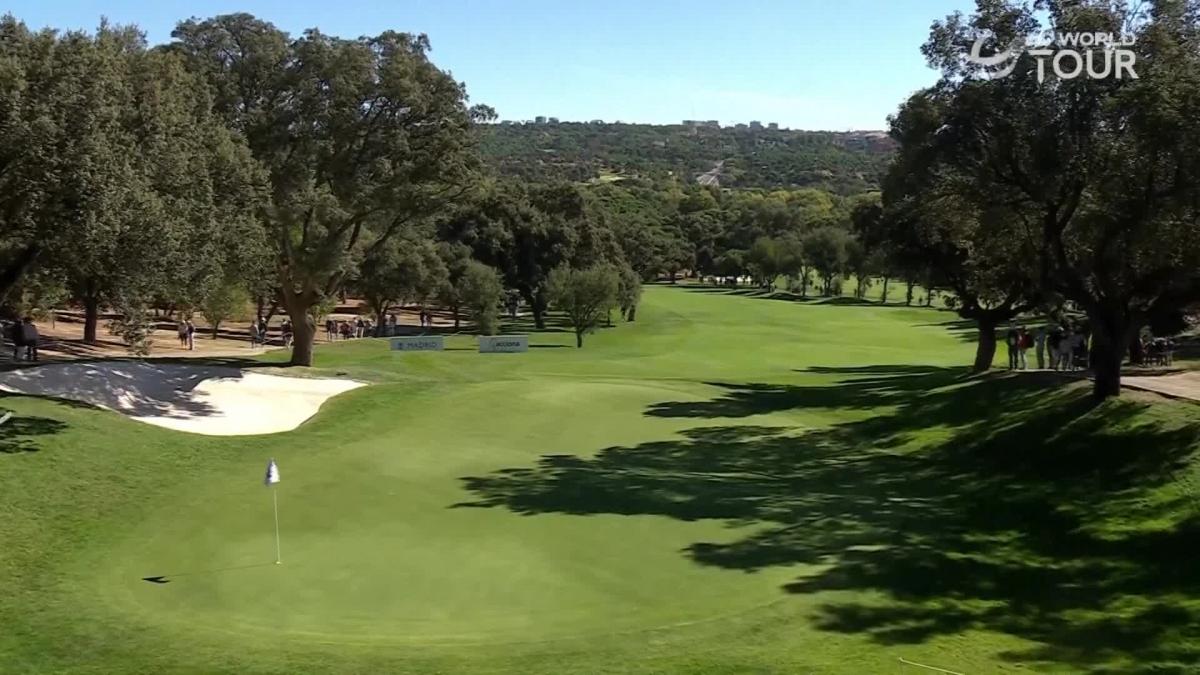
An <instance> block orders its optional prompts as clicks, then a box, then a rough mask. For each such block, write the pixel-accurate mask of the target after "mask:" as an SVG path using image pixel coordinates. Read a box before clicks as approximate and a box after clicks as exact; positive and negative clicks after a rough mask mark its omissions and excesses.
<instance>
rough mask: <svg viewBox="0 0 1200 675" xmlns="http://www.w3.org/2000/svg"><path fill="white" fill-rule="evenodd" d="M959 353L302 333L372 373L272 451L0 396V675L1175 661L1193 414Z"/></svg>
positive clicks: (658, 315) (666, 331) (722, 340)
mask: <svg viewBox="0 0 1200 675" xmlns="http://www.w3.org/2000/svg"><path fill="white" fill-rule="evenodd" d="M511 328H512V329H513V330H527V327H523V326H520V325H516V326H512V327H511ZM971 337H972V334H971V332H970V329H969V327H968V326H964V325H963V324H962V323H960V322H958V321H956V320H955V317H954V315H953V314H950V313H947V312H939V311H933V310H927V309H916V308H905V307H900V306H896V305H889V306H883V307H881V306H877V305H876V306H866V305H861V304H856V303H853V302H849V301H847V300H834V301H829V302H809V303H805V302H781V301H778V300H774V299H770V298H764V297H739V295H738V292H736V291H735V292H732V293H731V292H728V291H727V290H725V289H712V288H708V287H695V286H689V287H681V288H665V287H661V286H656V287H648V288H647V289H646V294H645V298H644V301H643V305H642V307H641V310H640V311H639V313H638V320H637V322H635V323H633V324H628V323H620V324H618V325H617V326H615V327H613V328H611V329H604V330H600V331H598V332H597V333H596V334H594V335H591V336H589V337H588V339H587V342H586V344H585V346H584V348H583V349H575V348H574V347H573V343H574V336H573V335H571V334H570V333H569V332H559V331H555V330H554V326H551V328H550V330H547V331H544V332H536V333H533V335H532V340H531V343H532V345H533V348H532V349H531V350H530V351H529V352H528V353H525V354H479V353H477V352H476V351H474V350H473V349H472V346H473V344H474V341H473V339H472V338H470V337H469V336H451V337H450V338H449V339H448V340H447V346H448V349H447V351H445V352H441V353H403V354H401V353H394V352H390V351H389V350H388V349H387V345H386V343H385V342H384V341H381V340H356V341H350V342H345V343H339V344H335V345H322V346H320V347H319V348H318V350H317V354H316V359H317V361H316V362H317V366H318V367H317V368H315V369H313V370H312V372H311V374H312V375H317V376H336V377H348V378H352V379H355V380H360V381H365V382H370V383H372V384H371V386H368V387H363V388H360V389H356V390H354V391H351V392H347V393H345V394H342V395H339V396H336V397H334V398H332V399H330V400H329V401H328V402H327V403H326V404H325V405H324V406H323V407H322V408H321V410H320V412H319V413H318V414H317V415H316V416H315V417H314V418H312V419H311V420H309V421H308V422H305V423H304V424H302V425H301V426H300V427H299V428H297V429H295V430H294V431H289V432H286V433H281V434H271V435H266V436H249V437H224V438H222V437H215V436H199V435H194V434H186V433H182V432H178V431H172V430H168V429H161V428H157V427H152V426H150V425H146V424H141V423H138V422H135V421H132V420H129V419H127V418H124V417H122V416H121V415H119V414H117V413H113V412H108V411H103V410H95V409H88V408H83V407H80V406H74V405H69V404H65V403H61V402H56V401H52V400H47V399H38V398H29V397H17V396H4V397H2V401H0V408H2V409H4V410H11V411H13V413H14V416H13V419H12V420H11V421H10V422H8V423H7V424H5V425H4V426H2V427H0V627H3V630H0V673H3V675H10V673H20V674H25V673H29V674H31V675H32V674H37V675H41V674H42V673H71V674H73V675H80V674H88V675H92V674H96V675H108V674H109V673H126V672H144V673H156V674H157V673H180V674H191V673H205V674H206V675H207V674H208V673H229V674H230V675H233V674H235V673H236V674H237V675H246V674H250V675H293V674H295V673H310V672H313V673H316V672H319V673H345V674H347V675H348V674H351V673H355V674H357V673H414V674H418V675H427V674H432V673H471V674H472V675H477V674H480V673H485V674H486V673H490V674H494V675H499V674H502V673H503V674H509V673H512V674H519V675H563V674H564V673H587V674H588V675H593V674H604V675H626V674H628V673H645V674H647V675H649V674H663V673H670V674H674V673H687V674H694V675H700V674H704V675H727V674H729V673H739V674H742V673H744V674H749V673H754V674H756V675H757V674H762V673H778V674H780V675H784V674H786V675H791V674H793V673H822V674H834V675H858V674H859V673H872V674H874V673H880V674H893V675H906V674H908V675H911V674H912V673H914V672H920V670H921V669H920V668H919V667H917V666H911V665H908V664H907V663H906V662H905V661H901V659H905V660H906V661H912V662H917V663H921V664H926V665H930V666H934V667H940V668H944V669H946V670H949V671H955V672H960V673H998V672H1030V671H1037V672H1048V673H1054V672H1064V673H1077V672H1094V673H1097V675H1098V674H1099V673H1102V672H1104V673H1116V672H1120V673H1133V672H1150V670H1155V671H1156V672H1190V671H1189V668H1190V666H1191V665H1192V664H1194V663H1196V662H1197V658H1200V652H1197V651H1196V649H1195V645H1196V644H1200V640H1197V639H1196V637H1195V636H1198V635H1200V600H1197V599H1196V598H1195V593H1194V589H1195V588H1196V583H1197V581H1196V580H1197V577H1196V574H1195V572H1194V565H1190V564H1189V563H1188V561H1189V560H1190V559H1189V558H1188V556H1187V555H1186V552H1187V551H1190V550H1191V548H1194V529H1189V527H1190V526H1189V525H1188V522H1189V521H1188V519H1189V518H1193V517H1194V516H1192V515H1189V514H1193V513H1194V511H1192V510H1189V509H1194V504H1195V502H1194V496H1192V495H1190V494H1188V493H1187V492H1186V489H1187V488H1186V486H1187V485H1191V484H1200V463H1198V462H1196V461H1194V459H1191V456H1192V454H1191V453H1193V451H1194V442H1195V440H1194V439H1195V438H1196V437H1197V434H1198V433H1200V431H1196V430H1200V413H1197V412H1195V409H1194V407H1192V406H1187V405H1184V404H1174V403H1153V404H1151V403H1148V402H1145V401H1138V400H1137V399H1136V398H1135V399H1134V400H1129V399H1124V400H1122V401H1119V402H1110V403H1106V404H1104V405H1103V406H1100V407H1096V408H1093V407H1091V406H1088V405H1087V400H1086V399H1087V395H1086V392H1085V391H1084V390H1085V389H1086V387H1085V386H1081V385H1070V384H1063V383H1062V381H1060V380H1051V379H1043V378H1038V377H995V378H971V379H963V378H961V373H962V364H964V363H968V362H969V361H970V358H971V355H972V344H971V341H970V338H971ZM284 356H285V355H281V354H270V355H267V356H264V357H262V359H263V360H265V361H271V360H275V359H280V358H283V357H284ZM270 457H274V458H275V459H276V460H277V461H278V463H279V467H280V471H281V474H282V479H283V480H282V483H280V485H279V486H278V492H277V494H278V498H279V513H280V525H281V530H282V557H283V563H282V564H281V565H275V564H274V557H275V551H274V536H273V529H274V523H273V518H272V505H271V490H269V489H267V488H265V487H263V485H262V477H263V472H264V468H265V464H266V461H267V459H268V458H270ZM1164 467H1169V470H1167V469H1165V468H1164ZM1185 474H1189V475H1190V478H1189V479H1188V480H1183V479H1179V480H1174V479H1172V480H1167V479H1166V478H1165V477H1166V476H1168V475H1178V476H1184V475H1185ZM1189 481H1190V482H1189ZM1049 514H1053V515H1052V516H1051V515H1049ZM147 579H149V580H147ZM156 581H157V582H165V583H155V582H156ZM1115 626H1136V627H1137V632H1136V634H1133V633H1130V634H1125V635H1124V636H1123V637H1122V636H1121V634H1120V631H1119V630H1118V629H1116V628H1114V627H1115ZM1114 632H1116V633H1117V636H1118V638H1121V639H1111V636H1112V635H1113V634H1114ZM1143 663H1144V664H1149V665H1147V666H1146V668H1142V667H1141V665H1140V664H1143Z"/></svg>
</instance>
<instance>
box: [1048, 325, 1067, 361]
mask: <svg viewBox="0 0 1200 675" xmlns="http://www.w3.org/2000/svg"><path fill="white" fill-rule="evenodd" d="M1062 341H1063V330H1062V326H1058V325H1056V326H1054V328H1051V329H1050V338H1049V339H1048V340H1047V341H1046V345H1047V347H1048V348H1049V350H1050V368H1051V369H1053V370H1058V368H1059V365H1060V364H1059V362H1058V355H1059V349H1060V347H1061V346H1062Z"/></svg>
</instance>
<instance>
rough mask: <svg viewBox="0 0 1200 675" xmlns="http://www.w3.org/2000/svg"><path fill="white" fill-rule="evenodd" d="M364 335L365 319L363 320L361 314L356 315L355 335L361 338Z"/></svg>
mask: <svg viewBox="0 0 1200 675" xmlns="http://www.w3.org/2000/svg"><path fill="white" fill-rule="evenodd" d="M362 336H363V320H362V317H361V316H359V317H355V319H354V337H356V338H360V337H362Z"/></svg>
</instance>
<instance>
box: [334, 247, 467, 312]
mask: <svg viewBox="0 0 1200 675" xmlns="http://www.w3.org/2000/svg"><path fill="white" fill-rule="evenodd" d="M447 284H449V272H448V270H447V269H446V264H445V262H444V261H443V259H442V257H441V256H440V255H439V254H438V248H437V246H436V245H435V244H434V243H433V242H432V241H430V240H428V239H411V238H407V237H406V238H393V239H390V240H388V241H386V242H384V243H383V244H382V245H380V246H378V247H375V248H373V249H371V250H370V251H369V252H368V253H367V254H366V255H365V256H364V257H363V260H362V263H361V264H360V265H359V272H358V276H357V278H355V279H354V282H353V288H354V290H355V291H357V292H358V294H359V295H361V296H362V298H363V300H365V301H366V303H367V307H368V308H370V310H371V312H372V313H373V314H374V315H375V322H376V325H382V324H383V322H384V319H386V318H387V313H388V310H390V309H391V308H392V306H394V305H405V304H409V303H413V302H417V303H420V302H423V301H425V300H426V299H428V298H432V297H434V296H436V295H438V294H439V293H440V292H441V290H442V288H443V287H444V286H446V285H447Z"/></svg>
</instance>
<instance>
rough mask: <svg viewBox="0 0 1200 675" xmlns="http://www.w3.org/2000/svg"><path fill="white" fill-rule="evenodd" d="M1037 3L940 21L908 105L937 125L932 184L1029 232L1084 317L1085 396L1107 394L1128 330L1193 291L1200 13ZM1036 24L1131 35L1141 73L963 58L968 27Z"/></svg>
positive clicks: (1015, 28)
mask: <svg viewBox="0 0 1200 675" xmlns="http://www.w3.org/2000/svg"><path fill="white" fill-rule="evenodd" d="M1039 7H1040V9H1041V10H1042V11H1038V9H1039V8H1038V7H1034V6H1030V5H1027V4H1025V3H1019V2H1006V1H1001V0H989V1H988V2H981V3H980V4H979V8H978V11H977V12H976V13H975V14H974V15H972V16H971V17H969V18H965V17H962V16H959V15H955V16H952V17H949V18H948V19H947V20H945V21H942V22H939V23H937V24H936V25H935V26H934V28H933V30H932V32H931V36H930V40H929V42H928V43H927V44H926V45H925V47H924V51H925V53H926V55H927V57H928V58H929V60H930V62H931V63H932V64H933V65H935V66H937V67H938V68H940V69H941V71H942V74H943V77H942V79H941V80H940V81H939V83H938V85H937V86H936V87H935V88H934V89H933V90H932V91H930V92H926V93H924V94H922V95H921V96H920V99H921V100H920V101H919V102H914V103H910V105H909V108H914V107H915V106H918V105H920V106H922V107H925V108H928V109H929V110H928V112H924V111H923V112H922V113H921V115H920V117H922V118H926V117H928V118H931V119H933V120H936V121H938V122H939V123H940V124H939V125H938V126H937V127H936V128H934V129H933V130H932V131H927V132H922V133H919V134H917V135H918V136H919V137H924V138H928V139H931V140H930V141H929V144H930V145H931V146H932V147H935V148H937V149H938V150H939V152H938V153H937V158H938V161H939V162H940V163H942V165H943V166H945V167H947V168H948V170H949V171H951V172H952V174H951V175H952V176H953V177H954V181H953V183H952V184H951V185H950V186H949V187H951V188H952V189H951V190H945V189H943V190H940V191H941V192H943V193H944V192H947V191H948V192H950V197H952V198H953V199H954V200H958V201H962V202H965V203H966V204H968V205H969V206H968V207H967V208H966V209H964V210H966V211H968V212H971V213H973V214H974V216H976V217H979V218H982V219H983V220H984V222H986V223H988V225H989V226H991V227H996V228H1000V229H1001V231H1002V232H1003V233H1004V237H1003V238H1005V239H1007V240H1009V241H1012V240H1021V241H1028V242H1029V243H1030V246H1031V247H1032V248H1033V253H1034V255H1033V256H1032V257H1031V263H1032V264H1033V265H1034V266H1035V268H1036V270H1037V277H1038V278H1039V283H1040V285H1041V287H1042V288H1043V289H1044V290H1046V291H1055V292H1058V293H1061V294H1062V296H1064V297H1065V298H1067V299H1069V300H1072V301H1074V302H1075V303H1076V304H1077V305H1078V306H1080V307H1081V308H1082V309H1083V310H1084V311H1085V312H1086V313H1087V316H1088V324H1089V328H1090V330H1091V332H1092V335H1093V348H1092V361H1093V366H1094V368H1095V372H1096V377H1095V385H1094V393H1095V395H1096V396H1097V397H1099V398H1104V397H1109V396H1116V395H1118V394H1119V392H1120V368H1121V363H1122V360H1123V355H1124V353H1125V351H1126V346H1127V345H1128V344H1129V343H1130V341H1131V339H1132V338H1133V337H1134V336H1135V335H1136V334H1137V332H1138V331H1139V330H1140V329H1141V328H1142V327H1143V326H1144V325H1146V323H1147V322H1148V321H1149V320H1150V319H1151V317H1153V316H1155V315H1160V314H1166V313H1169V312H1171V311H1172V310H1174V309H1177V308H1180V307H1182V306H1184V305H1186V304H1188V303H1191V302H1194V301H1196V300H1198V299H1200V275H1198V273H1197V269H1200V236H1198V235H1200V218H1198V211H1197V208H1196V205H1197V204H1198V203H1200V199H1198V197H1200V147H1197V144H1200V126H1198V125H1200V19H1198V17H1197V13H1196V12H1195V9H1194V7H1193V6H1192V4H1191V3H1184V2H1153V3H1149V5H1148V6H1146V7H1143V6H1142V5H1141V4H1134V3H1108V2H1071V3H1045V4H1044V5H1040V6H1039ZM1043 28H1048V29H1050V30H1052V31H1055V32H1094V31H1101V32H1112V33H1126V34H1132V35H1133V36H1134V37H1135V40H1134V42H1133V44H1132V45H1130V46H1129V49H1132V50H1133V51H1134V53H1135V54H1136V68H1137V74H1138V77H1137V78H1136V79H1134V78H1130V77H1122V78H1116V77H1107V78H1092V77H1076V78H1073V79H1058V78H1056V77H1049V78H1048V79H1046V80H1045V81H1044V82H1039V81H1038V64H1037V63H1036V60H1035V57H1034V56H1032V55H1029V54H1024V55H1022V56H1020V57H1019V58H1018V60H1017V62H1016V64H1015V68H1014V69H1013V72H1012V73H1011V74H1009V75H1007V76H1006V77H1002V78H995V77H991V76H990V75H991V72H990V71H989V69H988V67H985V66H980V65H977V64H974V63H971V62H968V61H967V60H966V59H965V58H964V56H965V54H966V53H967V50H969V48H970V45H971V44H972V43H973V42H974V41H975V39H976V38H980V39H983V40H987V39H989V37H991V38H992V39H996V38H998V39H1019V38H1026V37H1028V36H1030V35H1033V34H1035V33H1037V32H1039V31H1040V30H1042V29H1043ZM996 46H998V47H999V46H1002V45H998V44H997V45H996ZM1098 49H1103V47H1099V48H1098ZM915 116H916V114H915V113H910V114H909V115H908V117H910V118H912V117H915ZM926 126H932V122H930V123H928V124H926ZM943 187H946V186H944V185H943ZM938 191H939V190H928V189H925V188H922V189H920V190H918V191H916V192H915V193H914V195H915V196H916V197H917V198H918V201H920V202H922V203H924V202H928V201H930V200H929V199H928V198H927V195H928V194H930V193H935V192H938ZM997 212H999V213H997Z"/></svg>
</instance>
